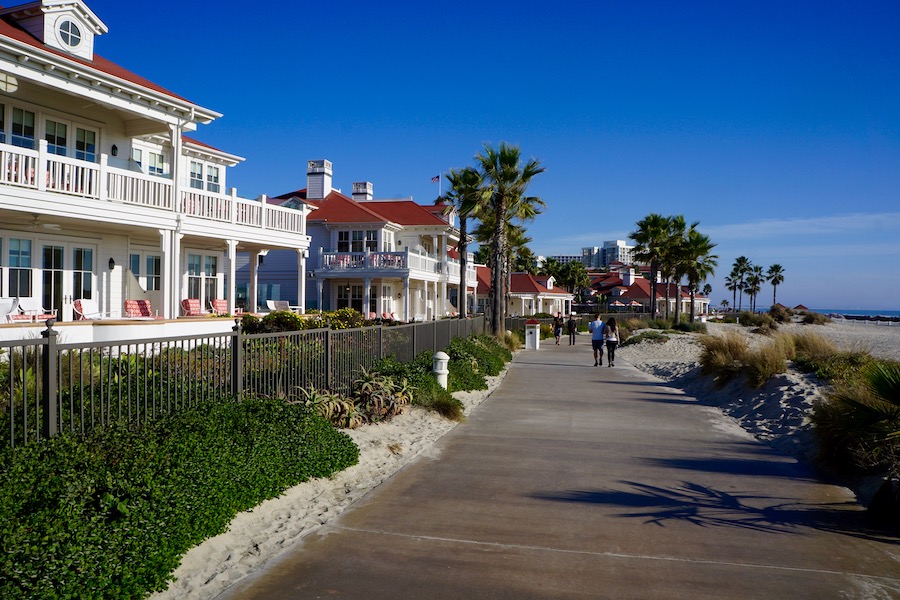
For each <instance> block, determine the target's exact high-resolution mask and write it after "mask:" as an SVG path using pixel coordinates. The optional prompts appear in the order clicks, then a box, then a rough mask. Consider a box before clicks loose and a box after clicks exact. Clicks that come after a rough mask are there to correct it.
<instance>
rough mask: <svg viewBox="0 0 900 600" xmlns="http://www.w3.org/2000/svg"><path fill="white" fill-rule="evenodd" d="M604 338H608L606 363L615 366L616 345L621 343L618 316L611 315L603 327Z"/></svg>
mask: <svg viewBox="0 0 900 600" xmlns="http://www.w3.org/2000/svg"><path fill="white" fill-rule="evenodd" d="M603 339H604V340H606V364H607V365H608V366H610V367H614V366H616V365H615V361H616V347H617V346H618V345H619V326H618V325H616V318H615V317H610V319H609V321H607V322H606V327H604V328H603Z"/></svg>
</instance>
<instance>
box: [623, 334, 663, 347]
mask: <svg viewBox="0 0 900 600" xmlns="http://www.w3.org/2000/svg"><path fill="white" fill-rule="evenodd" d="M668 339H669V338H668V336H666V335H665V334H663V333H660V332H658V331H642V332H640V333H639V334H637V335H634V336H630V337H629V336H626V337H625V340H624V341H620V342H619V345H620V346H630V345H632V344H640V343H641V342H649V343H651V344H664V343H665V342H666V340H668Z"/></svg>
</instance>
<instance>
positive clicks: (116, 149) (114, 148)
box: [109, 144, 119, 156]
mask: <svg viewBox="0 0 900 600" xmlns="http://www.w3.org/2000/svg"><path fill="white" fill-rule="evenodd" d="M109 153H110V154H112V155H113V156H118V155H119V147H118V146H116V145H115V144H113V145H112V148H110V150H109Z"/></svg>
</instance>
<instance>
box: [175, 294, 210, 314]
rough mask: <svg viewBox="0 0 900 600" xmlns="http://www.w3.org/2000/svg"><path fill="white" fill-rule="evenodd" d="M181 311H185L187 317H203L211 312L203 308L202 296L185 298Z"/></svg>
mask: <svg viewBox="0 0 900 600" xmlns="http://www.w3.org/2000/svg"><path fill="white" fill-rule="evenodd" d="M181 312H182V313H184V316H185V317H202V316H203V315H208V314H209V312H207V311H205V310H203V309H202V308H201V304H200V298H185V299H184V300H182V301H181Z"/></svg>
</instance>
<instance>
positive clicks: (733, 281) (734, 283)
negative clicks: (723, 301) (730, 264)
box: [725, 271, 738, 306]
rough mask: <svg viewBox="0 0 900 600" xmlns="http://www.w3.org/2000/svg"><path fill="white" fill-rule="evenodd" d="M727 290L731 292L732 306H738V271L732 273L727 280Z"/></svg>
mask: <svg viewBox="0 0 900 600" xmlns="http://www.w3.org/2000/svg"><path fill="white" fill-rule="evenodd" d="M725 289H726V290H728V291H729V292H731V306H734V305H735V304H737V289H738V275H737V271H732V272H731V275H729V276H728V277H726V278H725Z"/></svg>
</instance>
